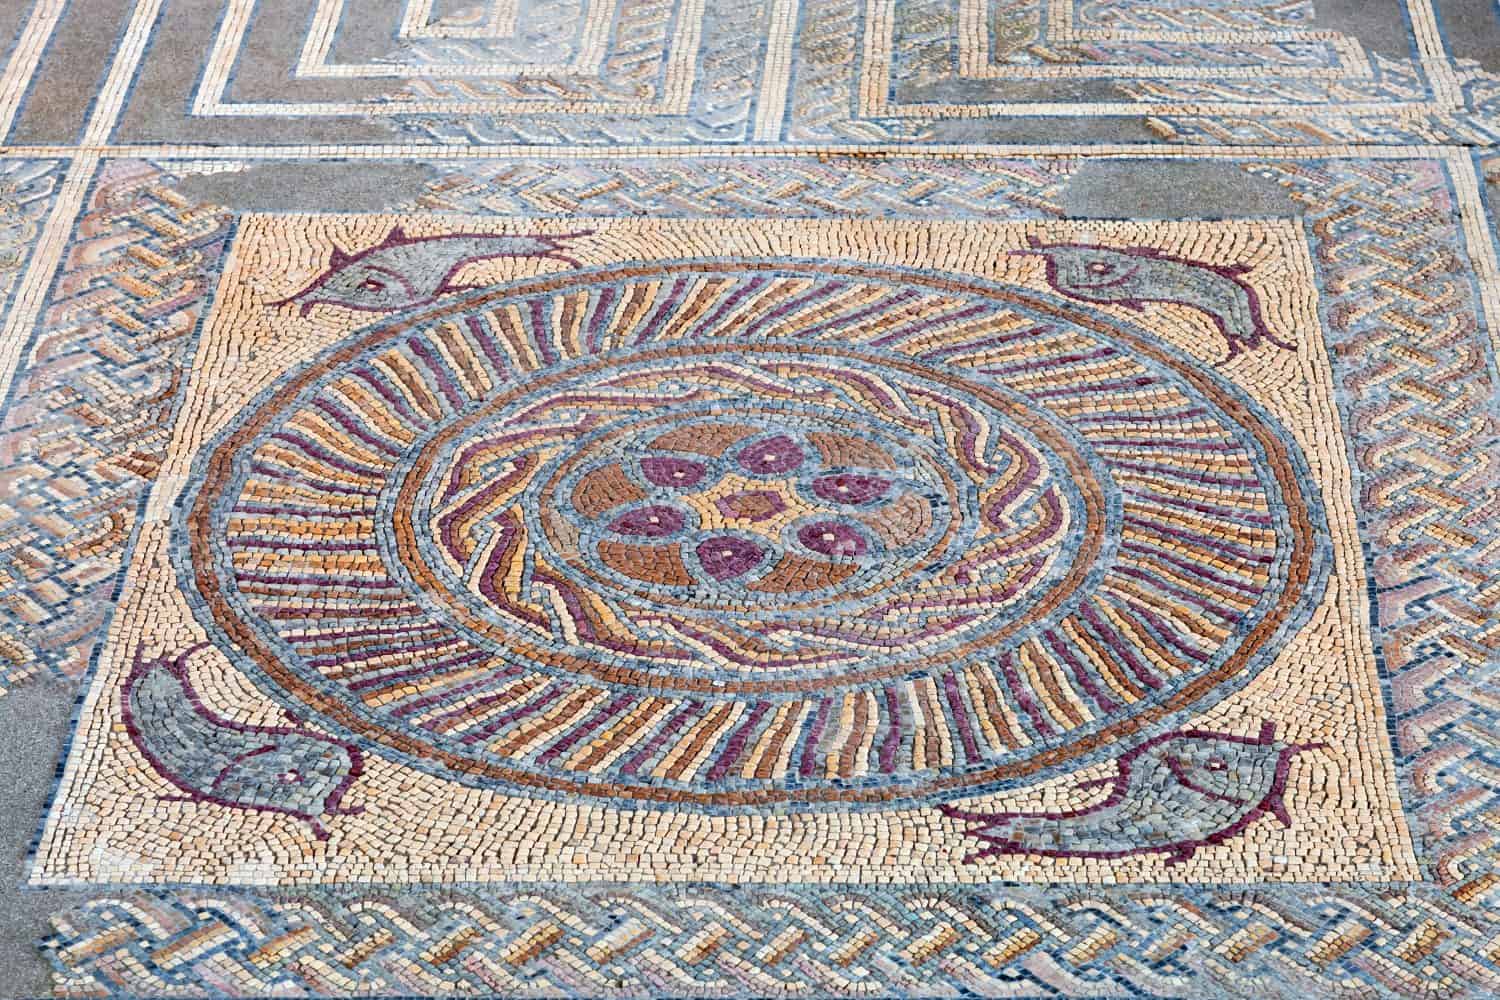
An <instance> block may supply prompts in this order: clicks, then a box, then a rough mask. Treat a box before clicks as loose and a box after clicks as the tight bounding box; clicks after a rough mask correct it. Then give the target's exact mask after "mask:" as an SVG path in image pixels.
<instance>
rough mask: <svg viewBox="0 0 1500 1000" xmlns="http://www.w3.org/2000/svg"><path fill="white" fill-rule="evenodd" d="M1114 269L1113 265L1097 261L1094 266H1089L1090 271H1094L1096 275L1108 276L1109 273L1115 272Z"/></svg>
mask: <svg viewBox="0 0 1500 1000" xmlns="http://www.w3.org/2000/svg"><path fill="white" fill-rule="evenodd" d="M1114 269H1115V266H1114V265H1113V264H1106V263H1105V262H1104V261H1102V260H1096V261H1094V262H1093V263H1092V264H1090V265H1089V270H1090V271H1092V272H1093V273H1094V274H1108V273H1109V272H1111V271H1113V270H1114Z"/></svg>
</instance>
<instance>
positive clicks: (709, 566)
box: [696, 535, 765, 582]
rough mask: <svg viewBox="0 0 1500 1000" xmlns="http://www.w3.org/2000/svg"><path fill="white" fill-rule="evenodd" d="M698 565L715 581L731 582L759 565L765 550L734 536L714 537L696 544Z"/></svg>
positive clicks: (747, 540)
mask: <svg viewBox="0 0 1500 1000" xmlns="http://www.w3.org/2000/svg"><path fill="white" fill-rule="evenodd" d="M696 552H697V555H698V564H699V565H700V566H702V567H703V572H705V573H707V574H708V575H709V576H711V577H713V578H714V579H715V580H719V581H721V582H722V581H724V580H732V579H734V578H735V577H737V576H742V575H743V574H745V573H748V572H749V571H750V570H752V569H754V568H755V567H756V566H758V565H760V561H761V559H762V558H763V557H764V555H765V550H764V549H763V548H761V546H759V545H757V544H756V543H755V542H752V541H750V540H749V539H746V538H739V537H736V536H735V535H714V536H712V537H710V538H705V539H704V540H703V541H701V542H699V543H698V548H697V549H696Z"/></svg>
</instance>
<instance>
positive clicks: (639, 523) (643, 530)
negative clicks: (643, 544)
mask: <svg viewBox="0 0 1500 1000" xmlns="http://www.w3.org/2000/svg"><path fill="white" fill-rule="evenodd" d="M686 523H687V519H686V518H685V517H683V516H682V511H680V510H677V509H676V508H675V507H664V506H661V505H660V504H657V505H654V506H651V507H637V508H636V509H635V510H632V511H627V512H625V513H624V514H621V515H620V516H619V517H617V518H615V519H614V520H613V521H612V522H610V525H609V530H610V531H614V532H618V533H619V534H622V535H637V536H639V537H642V538H661V537H663V536H666V535H672V534H676V533H677V532H679V531H681V530H682V526H683V525H684V524H686Z"/></svg>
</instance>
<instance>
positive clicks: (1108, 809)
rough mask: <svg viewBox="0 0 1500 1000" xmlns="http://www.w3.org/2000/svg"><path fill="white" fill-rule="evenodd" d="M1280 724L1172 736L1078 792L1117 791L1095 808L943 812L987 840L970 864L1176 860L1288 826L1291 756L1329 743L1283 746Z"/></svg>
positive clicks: (944, 808) (1131, 754)
mask: <svg viewBox="0 0 1500 1000" xmlns="http://www.w3.org/2000/svg"><path fill="white" fill-rule="evenodd" d="M1274 737H1275V724H1274V723H1270V722H1266V723H1263V724H1262V725H1261V730H1260V735H1259V736H1256V737H1247V736H1234V735H1230V734H1228V733H1215V732H1209V731H1207V730H1201V729H1186V730H1178V731H1176V732H1170V733H1165V734H1163V735H1161V736H1157V737H1155V738H1154V739H1151V740H1148V741H1146V742H1145V743H1143V744H1141V745H1140V746H1138V747H1136V748H1135V749H1133V750H1131V751H1130V752H1129V753H1126V754H1125V755H1124V756H1122V757H1121V758H1120V760H1119V773H1118V774H1116V775H1115V776H1114V777H1111V778H1102V779H1098V780H1096V781H1092V782H1087V783H1085V784H1084V785H1081V786H1079V787H1080V788H1089V787H1094V786H1098V785H1108V786H1110V793H1109V795H1108V796H1107V797H1106V798H1105V799H1104V800H1103V801H1102V802H1099V803H1097V804H1095V805H1091V806H1087V807H1085V808H1083V809H1073V810H1066V811H1062V812H1034V813H1033V812H992V813H986V812H972V811H968V810H964V809H958V808H955V807H953V806H947V805H944V806H940V807H939V809H940V810H941V812H942V813H943V815H945V816H950V817H952V818H954V819H960V820H964V821H966V822H969V823H973V824H976V825H974V826H973V827H971V828H970V829H969V830H968V831H967V833H968V835H969V836H971V837H974V838H976V839H978V840H982V841H984V842H986V845H987V846H985V847H984V848H982V849H981V850H979V851H977V852H976V853H974V854H972V855H970V856H969V857H967V858H965V859H964V860H965V861H969V862H972V861H976V860H978V859H980V858H984V857H992V856H996V855H1000V854H1043V855H1050V856H1052V857H1059V858H1120V857H1126V856H1128V855H1132V854H1150V853H1165V854H1167V855H1169V859H1168V861H1169V863H1171V864H1178V863H1180V862H1183V861H1186V860H1187V859H1188V858H1190V857H1192V856H1193V852H1195V851H1197V850H1198V849H1199V848H1201V847H1206V846H1208V845H1210V844H1217V843H1220V842H1221V841H1224V840H1227V839H1229V838H1230V837H1233V836H1236V835H1238V834H1239V833H1240V832H1241V831H1243V830H1244V829H1245V828H1246V827H1248V826H1249V825H1250V824H1251V823H1253V822H1255V821H1256V820H1257V819H1259V818H1260V817H1261V816H1264V815H1266V814H1270V815H1272V816H1275V817H1276V818H1277V819H1278V820H1280V821H1281V823H1282V825H1284V826H1290V825H1291V819H1290V817H1289V816H1288V814H1287V811H1286V804H1285V802H1283V801H1282V796H1283V795H1284V794H1285V791H1286V782H1287V774H1288V771H1289V769H1290V766H1291V760H1292V758H1293V757H1294V756H1296V755H1297V754H1298V753H1301V752H1303V751H1304V750H1315V749H1320V748H1322V747H1324V746H1325V745H1326V744H1323V743H1281V742H1278V741H1277V740H1276V739H1275V738H1274Z"/></svg>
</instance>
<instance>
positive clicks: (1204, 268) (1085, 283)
mask: <svg viewBox="0 0 1500 1000" xmlns="http://www.w3.org/2000/svg"><path fill="white" fill-rule="evenodd" d="M1030 243H1031V247H1032V249H1030V250H1013V251H1011V255H1012V256H1025V257H1029V256H1038V257H1042V258H1043V259H1044V260H1045V261H1046V262H1047V283H1048V284H1050V285H1051V286H1052V287H1053V288H1054V289H1056V290H1057V291H1059V292H1061V293H1062V294H1064V295H1067V296H1069V297H1070V298H1075V299H1083V300H1085V301H1088V302H1107V303H1109V304H1111V305H1119V306H1125V307H1126V308H1129V309H1135V310H1139V309H1142V308H1144V305H1145V303H1147V302H1174V303H1177V304H1178V305H1186V306H1192V307H1193V308H1194V309H1198V310H1201V311H1202V312H1204V313H1206V314H1208V315H1209V316H1210V317H1211V318H1212V319H1213V321H1214V324H1215V325H1216V326H1217V327H1218V328H1219V332H1220V333H1222V334H1223V335H1224V338H1225V340H1227V341H1228V342H1229V354H1228V357H1230V358H1232V357H1234V356H1235V355H1236V354H1238V353H1240V352H1241V351H1245V350H1254V349H1255V348H1257V347H1260V346H1261V345H1263V344H1268V343H1269V344H1274V345H1275V346H1277V347H1280V348H1282V349H1283V350H1287V351H1294V350H1296V347H1295V346H1294V345H1292V344H1288V343H1286V342H1285V341H1283V340H1280V339H1278V338H1277V336H1276V334H1274V333H1273V332H1272V331H1271V329H1270V328H1269V327H1267V326H1266V321H1265V319H1264V317H1263V316H1262V315H1261V307H1260V297H1259V296H1258V295H1256V293H1255V289H1253V288H1251V287H1250V286H1249V285H1248V284H1246V283H1245V281H1244V279H1243V278H1242V277H1241V275H1243V274H1245V272H1246V271H1248V270H1249V269H1248V268H1246V267H1244V266H1242V265H1239V264H1231V265H1227V266H1224V265H1218V264H1205V263H1203V262H1202V261H1195V260H1186V259H1184V258H1181V257H1172V256H1170V255H1168V254H1165V253H1163V252H1161V251H1160V250H1156V249H1153V248H1151V247H1125V248H1119V249H1116V248H1112V247H1101V246H1092V245H1090V244H1085V243H1042V242H1041V241H1039V240H1037V239H1036V238H1035V237H1031V238H1030ZM1226 360H1227V358H1226Z"/></svg>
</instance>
